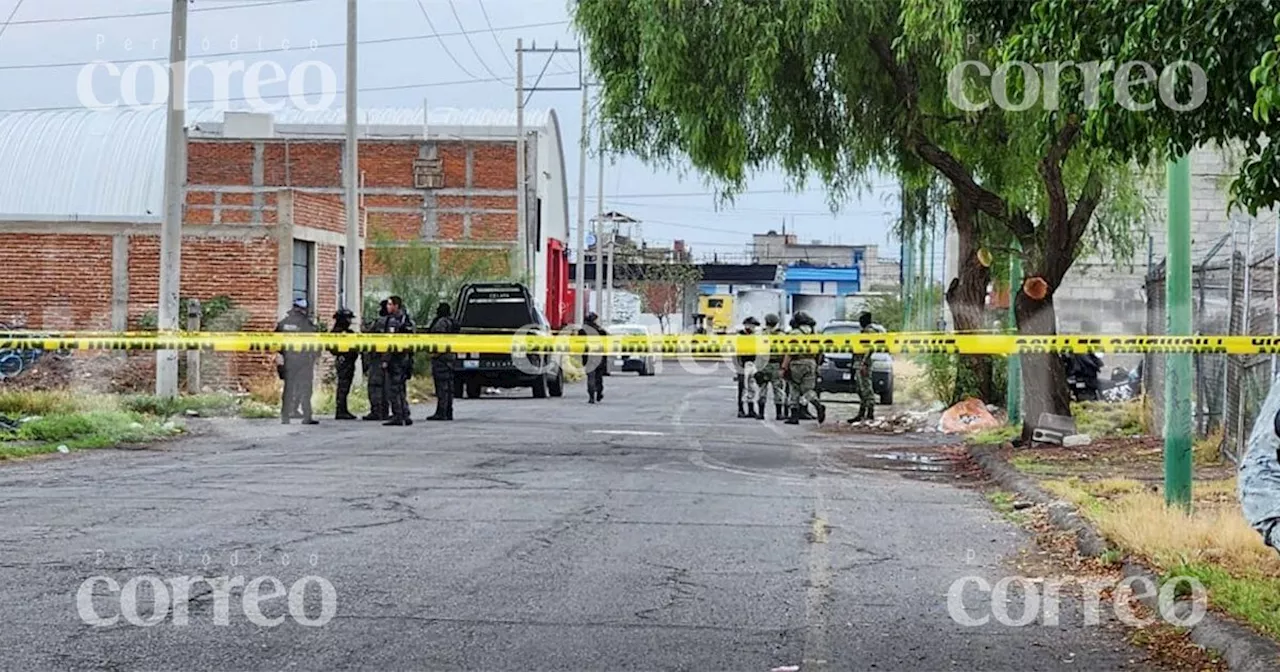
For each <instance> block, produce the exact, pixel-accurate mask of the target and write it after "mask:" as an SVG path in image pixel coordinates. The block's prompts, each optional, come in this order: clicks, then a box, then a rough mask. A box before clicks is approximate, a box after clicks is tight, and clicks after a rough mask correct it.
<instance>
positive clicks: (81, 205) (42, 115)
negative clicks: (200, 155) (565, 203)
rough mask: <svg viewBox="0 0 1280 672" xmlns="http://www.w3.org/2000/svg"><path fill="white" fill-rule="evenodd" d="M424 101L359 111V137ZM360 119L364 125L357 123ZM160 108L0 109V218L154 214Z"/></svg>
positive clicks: (439, 133) (394, 132)
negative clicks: (2, 110) (103, 109)
mask: <svg viewBox="0 0 1280 672" xmlns="http://www.w3.org/2000/svg"><path fill="white" fill-rule="evenodd" d="M423 116H424V115H423V110H422V109H421V108H418V109H371V110H361V111H360V117H359V120H360V122H361V126H362V128H361V129H360V132H361V135H362V136H369V137H378V136H387V135H390V136H406V135H407V136H417V137H422V129H423V125H422V121H423ZM550 117H551V113H550V112H548V111H534V110H526V112H525V119H524V123H525V127H526V128H528V129H529V130H531V131H532V130H537V129H539V128H542V127H545V126H546V125H547V124H548V121H549V119H550ZM222 120H223V115H222V112H221V111H218V110H188V111H187V126H188V128H190V129H192V131H191V133H192V135H221V130H222V128H221V127H222V123H221V122H222ZM344 120H345V114H343V112H342V111H341V110H338V111H321V112H307V111H300V110H289V111H281V112H277V113H275V115H274V122H275V134H276V135H277V136H283V137H288V136H293V135H336V136H340V135H342V133H343V132H344V131H343V123H344ZM427 121H428V122H429V124H428V126H427V133H428V134H429V135H430V136H432V137H439V138H448V139H454V138H492V137H512V136H514V135H515V112H514V111H503V110H457V109H443V108H432V109H431V110H430V114H429V115H427ZM366 125H367V128H363V127H365V126H366ZM164 141H165V110H164V108H163V107H160V108H152V109H144V110H129V109H120V110H110V111H95V110H88V109H86V110H67V111H44V112H12V113H8V114H0V185H3V188H0V219H7V220H14V219H49V218H60V219H94V218H112V217H148V216H153V217H154V216H159V215H160V213H161V210H162V209H163V207H164Z"/></svg>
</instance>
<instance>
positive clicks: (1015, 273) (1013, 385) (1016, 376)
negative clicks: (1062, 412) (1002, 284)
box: [1004, 241, 1022, 426]
mask: <svg viewBox="0 0 1280 672" xmlns="http://www.w3.org/2000/svg"><path fill="white" fill-rule="evenodd" d="M1013 250H1014V251H1013V256H1012V257H1011V258H1010V259H1009V325H1010V327H1012V328H1013V329H1014V330H1015V331H1016V330H1017V326H1016V325H1017V324H1018V316H1017V315H1018V314H1017V310H1016V306H1017V303H1018V302H1017V298H1018V292H1019V291H1020V290H1021V289H1022V244H1021V243H1019V242H1017V241H1014V243H1013ZM1006 362H1007V363H1008V368H1007V370H1006V371H1005V390H1004V396H1005V400H1004V403H1005V406H1006V407H1007V408H1008V411H1009V424H1010V425H1014V426H1016V425H1020V424H1022V358H1021V357H1019V356H1018V355H1009V359H1007V360H1006Z"/></svg>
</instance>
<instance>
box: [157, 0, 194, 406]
mask: <svg viewBox="0 0 1280 672" xmlns="http://www.w3.org/2000/svg"><path fill="white" fill-rule="evenodd" d="M187 1H188V0H173V10H172V15H171V18H170V27H169V109H168V110H167V111H166V117H167V119H166V133H165V155H164V223H163V224H162V225H161V227H160V297H159V299H160V301H159V303H160V305H159V307H158V308H159V310H158V311H157V320H156V321H157V326H158V327H159V329H160V331H161V332H165V331H177V330H178V319H179V315H178V296H179V293H180V291H181V283H182V201H183V191H184V185H185V184H186V181H187V178H186V175H187V137H186V132H185V130H184V127H185V126H186V114H185V110H186V104H187ZM177 395H178V353H177V352H175V351H173V350H163V351H161V352H157V353H156V396H157V397H161V398H173V397H175V396H177Z"/></svg>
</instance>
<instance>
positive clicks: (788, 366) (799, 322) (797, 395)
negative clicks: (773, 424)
mask: <svg viewBox="0 0 1280 672" xmlns="http://www.w3.org/2000/svg"><path fill="white" fill-rule="evenodd" d="M794 320H795V323H796V333H798V334H803V335H806V336H808V335H811V334H813V333H814V328H815V327H817V324H818V323H817V322H815V321H814V320H813V318H812V317H809V314H808V313H806V312H804V311H800V312H798V313H796V316H795V318H794ZM819 356H820V355H816V354H810V353H804V354H796V355H787V356H786V357H785V358H783V360H782V370H783V371H784V372H786V374H787V379H788V380H789V381H790V382H791V398H790V399H789V400H788V401H789V402H790V406H791V417H789V418H787V421H786V423H787V424H788V425H798V424H800V410H801V409H802V408H806V407H808V405H809V404H813V407H814V409H815V410H817V412H818V424H822V423H823V422H824V421H826V419H827V407H826V406H825V405H823V403H822V402H821V401H818V393H817V392H816V391H815V389H814V388H815V387H816V386H817V382H818V357H819Z"/></svg>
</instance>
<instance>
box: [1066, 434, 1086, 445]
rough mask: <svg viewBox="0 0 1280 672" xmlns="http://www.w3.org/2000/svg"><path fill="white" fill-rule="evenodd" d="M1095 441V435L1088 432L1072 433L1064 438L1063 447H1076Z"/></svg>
mask: <svg viewBox="0 0 1280 672" xmlns="http://www.w3.org/2000/svg"><path fill="white" fill-rule="evenodd" d="M1091 443H1093V437H1091V436H1089V435H1088V434H1072V435H1070V436H1064V437H1063V438H1062V447H1064V448H1075V447H1077V446H1087V445H1089V444H1091Z"/></svg>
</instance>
